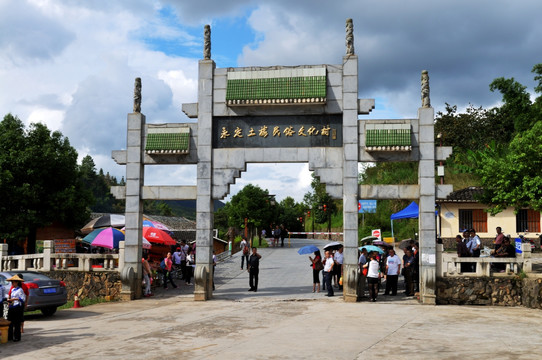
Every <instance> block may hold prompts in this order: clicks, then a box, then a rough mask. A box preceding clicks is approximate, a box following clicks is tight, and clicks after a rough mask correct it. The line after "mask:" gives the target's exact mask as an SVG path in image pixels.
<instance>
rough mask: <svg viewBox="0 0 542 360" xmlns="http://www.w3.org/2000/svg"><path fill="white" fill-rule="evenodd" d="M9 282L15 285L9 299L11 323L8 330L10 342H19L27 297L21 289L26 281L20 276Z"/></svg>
mask: <svg viewBox="0 0 542 360" xmlns="http://www.w3.org/2000/svg"><path fill="white" fill-rule="evenodd" d="M7 280H8V281H11V284H12V285H13V290H11V294H10V295H9V297H8V303H9V310H8V320H9V321H11V322H10V324H9V329H8V340H13V341H19V340H21V322H22V321H23V314H24V304H25V302H26V295H25V293H24V291H23V288H22V287H21V284H22V283H23V282H24V280H23V279H21V278H20V277H19V276H18V275H15V276H12V277H10V278H9V279H7Z"/></svg>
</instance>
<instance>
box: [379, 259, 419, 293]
mask: <svg viewBox="0 0 542 360" xmlns="http://www.w3.org/2000/svg"><path fill="white" fill-rule="evenodd" d="M406 249H407V250H410V253H412V250H411V248H406ZM388 253H389V256H388V257H387V258H386V273H385V274H386V275H385V277H386V290H385V291H384V295H391V296H396V295H397V281H398V280H399V274H400V273H401V259H399V256H397V255H395V250H394V249H390V250H389V252H388Z"/></svg>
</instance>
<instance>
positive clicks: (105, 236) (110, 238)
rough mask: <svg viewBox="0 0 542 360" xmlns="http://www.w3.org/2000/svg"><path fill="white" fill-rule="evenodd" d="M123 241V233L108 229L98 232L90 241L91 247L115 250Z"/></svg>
mask: <svg viewBox="0 0 542 360" xmlns="http://www.w3.org/2000/svg"><path fill="white" fill-rule="evenodd" d="M123 240H124V233H123V232H122V231H120V230H118V229H115V228H112V227H108V228H106V229H104V230H103V231H100V233H99V234H98V235H96V237H95V238H94V240H92V243H91V245H92V246H99V247H103V248H107V249H116V248H118V247H119V241H123Z"/></svg>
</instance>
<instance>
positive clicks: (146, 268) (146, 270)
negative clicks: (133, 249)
mask: <svg viewBox="0 0 542 360" xmlns="http://www.w3.org/2000/svg"><path fill="white" fill-rule="evenodd" d="M148 257H149V255H147V258H148ZM141 267H142V268H143V280H144V281H145V289H143V296H144V297H149V296H152V295H153V294H152V292H151V277H152V271H151V266H150V265H149V261H148V260H147V259H145V258H144V257H143V258H141Z"/></svg>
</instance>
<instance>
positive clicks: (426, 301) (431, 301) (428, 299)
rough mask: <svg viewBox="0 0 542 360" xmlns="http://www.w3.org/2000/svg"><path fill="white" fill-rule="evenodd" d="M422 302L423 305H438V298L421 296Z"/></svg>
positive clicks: (427, 295)
mask: <svg viewBox="0 0 542 360" xmlns="http://www.w3.org/2000/svg"><path fill="white" fill-rule="evenodd" d="M420 302H421V303H422V304H423V305H436V304H437V297H436V296H435V295H429V294H426V295H423V294H420Z"/></svg>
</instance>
